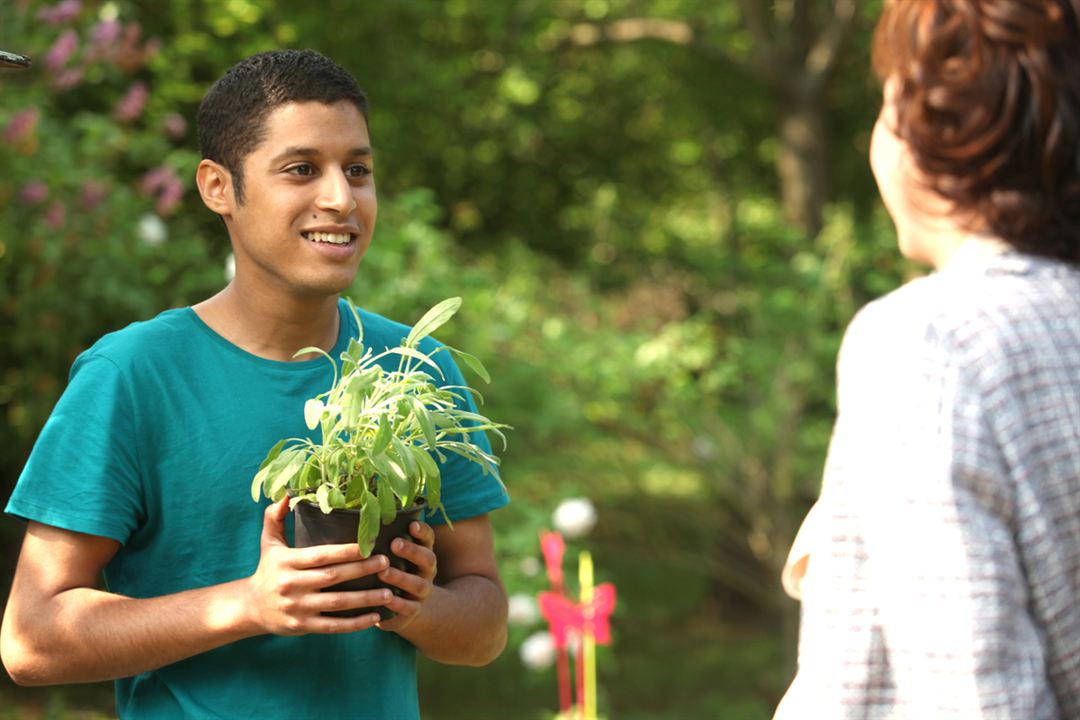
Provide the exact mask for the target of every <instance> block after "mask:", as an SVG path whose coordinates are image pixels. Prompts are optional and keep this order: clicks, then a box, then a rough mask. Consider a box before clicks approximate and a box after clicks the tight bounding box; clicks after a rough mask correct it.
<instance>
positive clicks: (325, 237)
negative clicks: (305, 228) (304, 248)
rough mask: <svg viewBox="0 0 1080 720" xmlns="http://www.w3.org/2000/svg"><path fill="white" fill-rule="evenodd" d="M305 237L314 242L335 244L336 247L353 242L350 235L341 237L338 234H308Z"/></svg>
mask: <svg viewBox="0 0 1080 720" xmlns="http://www.w3.org/2000/svg"><path fill="white" fill-rule="evenodd" d="M304 237H306V238H307V239H308V240H313V241H314V242H325V243H333V244H334V245H344V244H346V243H347V242H349V241H350V240H352V235H349V234H348V233H345V234H343V235H339V234H338V233H324V232H306V233H304Z"/></svg>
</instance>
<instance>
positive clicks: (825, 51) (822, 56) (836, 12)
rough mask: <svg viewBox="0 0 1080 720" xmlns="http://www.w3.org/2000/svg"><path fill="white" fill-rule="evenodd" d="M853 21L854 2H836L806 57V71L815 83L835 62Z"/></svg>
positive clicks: (846, 0) (822, 77) (853, 0)
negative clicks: (827, 20) (830, 15)
mask: <svg viewBox="0 0 1080 720" xmlns="http://www.w3.org/2000/svg"><path fill="white" fill-rule="evenodd" d="M854 21H855V0H836V2H835V3H834V4H833V14H832V18H830V20H829V22H828V23H827V24H826V26H825V27H824V28H823V29H822V31H821V35H820V36H819V37H818V39H817V41H816V42H815V43H814V44H813V46H812V47H811V48H810V52H808V53H807V55H806V71H807V73H808V74H809V75H810V76H812V77H813V78H814V79H815V80H816V81H817V82H820V81H821V80H823V79H824V77H825V75H827V74H828V73H829V71H830V70H831V69H832V67H833V64H835V62H836V56H837V54H838V52H839V50H840V45H841V43H843V41H844V38H845V37H846V36H847V33H848V30H850V29H851V26H852V24H853V23H854Z"/></svg>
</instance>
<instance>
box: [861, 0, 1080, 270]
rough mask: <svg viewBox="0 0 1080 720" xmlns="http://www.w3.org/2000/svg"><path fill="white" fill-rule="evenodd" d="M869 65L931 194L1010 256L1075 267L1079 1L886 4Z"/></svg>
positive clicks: (1079, 187)
mask: <svg viewBox="0 0 1080 720" xmlns="http://www.w3.org/2000/svg"><path fill="white" fill-rule="evenodd" d="M874 65H875V68H876V70H877V72H878V75H879V76H881V77H882V78H883V79H886V80H889V79H892V80H895V81H896V84H897V95H896V106H897V122H896V124H897V127H896V128H894V130H895V131H896V132H897V133H898V134H899V136H900V137H901V138H903V140H905V141H906V142H907V144H908V146H909V147H910V148H911V151H912V154H913V156H914V159H915V163H916V165H917V166H918V168H919V170H920V171H921V174H922V175H923V177H924V178H925V181H926V183H927V184H928V185H929V187H930V188H932V189H933V190H934V191H935V192H937V193H938V194H939V195H940V196H942V197H944V198H947V199H948V200H950V201H951V202H952V203H953V204H954V205H955V207H956V208H957V209H958V210H960V211H961V212H966V213H970V214H971V215H973V216H974V217H977V218H979V219H980V220H981V221H983V222H984V223H985V224H986V225H987V229H988V230H989V231H990V232H992V233H994V234H995V235H997V236H998V237H1000V238H1002V239H1003V240H1005V241H1007V242H1008V243H1010V244H1011V245H1013V246H1014V247H1016V248H1017V249H1020V250H1022V251H1025V252H1030V253H1034V254H1037V255H1046V256H1051V257H1056V258H1060V259H1063V260H1069V261H1073V262H1077V261H1080V0H919V1H918V2H916V1H915V0H889V2H887V3H886V5H885V10H884V12H883V14H882V17H881V20H880V21H879V23H878V27H877V30H876V34H875V39H874Z"/></svg>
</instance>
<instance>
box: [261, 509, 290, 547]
mask: <svg viewBox="0 0 1080 720" xmlns="http://www.w3.org/2000/svg"><path fill="white" fill-rule="evenodd" d="M288 514H289V498H287V497H284V498H282V499H281V500H280V501H278V502H276V503H274V504H273V505H268V506H267V508H266V512H265V513H264V514H263V529H262V544H263V545H285V544H286V543H285V516H286V515H288Z"/></svg>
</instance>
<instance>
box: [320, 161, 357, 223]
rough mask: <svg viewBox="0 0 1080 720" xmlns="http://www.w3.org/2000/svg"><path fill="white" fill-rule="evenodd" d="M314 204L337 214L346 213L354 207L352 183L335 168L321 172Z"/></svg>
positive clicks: (354, 199)
mask: <svg viewBox="0 0 1080 720" xmlns="http://www.w3.org/2000/svg"><path fill="white" fill-rule="evenodd" d="M316 204H317V205H318V207H319V209H320V210H329V211H331V212H334V213H337V214H338V215H348V214H349V213H351V212H352V211H353V210H354V209H355V208H356V198H355V197H353V190H352V185H350V184H349V179H348V178H347V177H345V173H344V172H342V171H341V170H340V169H337V170H328V171H327V172H326V173H324V174H323V177H322V179H321V180H320V184H319V197H318V200H317V201H316Z"/></svg>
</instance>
